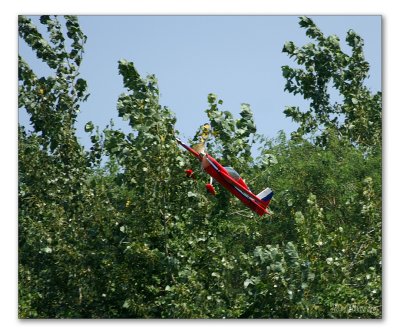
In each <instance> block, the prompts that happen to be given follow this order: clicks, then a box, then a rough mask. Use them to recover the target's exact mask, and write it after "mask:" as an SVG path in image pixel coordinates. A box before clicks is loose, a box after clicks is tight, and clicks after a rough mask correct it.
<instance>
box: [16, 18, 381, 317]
mask: <svg viewBox="0 0 400 334" xmlns="http://www.w3.org/2000/svg"><path fill="white" fill-rule="evenodd" d="M40 23H41V24H42V25H43V26H44V27H45V28H46V29H47V32H48V36H47V37H44V36H42V34H41V33H40V32H39V30H40V29H38V27H36V26H35V25H34V24H33V23H32V21H31V20H30V19H29V18H27V17H23V16H21V17H20V18H19V34H20V37H21V39H23V40H24V41H25V42H26V43H27V44H28V45H29V46H30V47H31V48H32V50H33V51H34V52H35V53H36V55H37V57H38V58H39V59H41V60H42V61H43V62H44V63H45V64H47V65H48V67H49V68H50V69H51V70H52V71H53V72H52V75H50V76H48V77H39V76H38V75H37V74H36V73H34V71H33V70H32V69H31V68H30V66H29V64H28V63H27V62H26V61H25V60H24V59H23V58H22V57H19V63H18V65H19V77H18V78H19V107H20V108H21V109H25V110H26V111H27V113H28V114H29V116H30V121H31V124H32V127H33V130H32V131H28V130H26V129H25V128H24V127H23V126H19V150H18V154H19V170H18V172H19V189H18V193H19V235H18V242H19V291H18V293H19V316H20V318H380V317H381V304H382V301H381V284H382V283H381V281H382V280H381V253H382V247H381V221H382V213H381V156H380V147H381V142H380V141H381V133H380V131H381V121H380V119H381V109H380V93H379V92H378V93H376V94H373V93H371V92H369V91H368V90H367V89H366V88H365V85H364V79H365V78H366V77H367V75H368V70H369V66H368V63H367V62H366V61H365V60H364V58H363V56H362V39H361V38H360V37H359V36H358V35H357V34H355V33H354V32H352V31H350V32H349V33H348V37H347V42H348V44H349V45H350V46H351V47H352V55H350V56H348V55H346V54H344V53H343V52H342V51H341V49H340V45H339V44H340V43H339V40H338V38H336V37H334V36H329V37H325V36H324V35H323V34H322V33H321V32H320V30H319V29H318V28H317V27H316V26H315V24H314V23H313V22H312V21H311V20H310V19H309V18H300V26H301V27H303V28H306V34H307V35H308V36H310V37H311V38H312V39H314V40H315V41H316V44H308V45H306V46H303V47H296V46H295V45H294V44H293V43H292V42H288V43H286V44H285V46H284V52H286V53H288V54H289V56H291V57H295V59H296V61H297V63H298V64H299V65H304V67H305V68H304V69H293V68H290V67H288V66H284V67H283V76H284V77H285V78H286V79H287V84H286V90H288V91H289V92H292V93H294V94H301V95H303V97H304V98H305V99H308V100H310V101H311V103H310V110H309V111H307V112H305V113H301V112H300V111H299V110H298V109H297V108H296V107H290V108H288V109H286V110H285V113H286V114H287V115H288V116H290V117H292V118H293V119H294V120H295V121H296V122H298V123H299V129H298V130H297V134H298V135H297V136H293V138H291V139H288V138H287V137H286V135H285V134H284V132H281V133H280V134H279V135H278V136H277V137H276V138H273V139H268V138H264V137H263V136H261V135H259V134H257V133H256V125H255V122H254V119H253V114H252V111H251V108H250V106H249V105H248V104H242V107H241V112H240V115H239V116H240V117H239V118H238V119H235V117H234V116H233V115H232V114H231V113H230V112H229V111H222V110H221V108H222V105H223V101H222V100H220V99H218V97H217V96H216V95H215V94H209V95H208V103H209V106H208V108H207V109H206V110H205V114H206V115H207V117H208V119H209V123H210V125H211V126H212V133H211V136H210V140H209V141H208V148H207V149H208V151H209V152H212V154H214V155H216V156H217V157H218V158H219V159H220V160H221V161H222V162H223V164H225V165H232V166H235V168H237V170H238V171H239V172H240V173H241V174H242V176H243V177H244V178H245V179H246V180H247V181H248V183H249V184H250V186H251V189H255V190H258V189H260V190H261V189H263V188H265V186H266V185H269V186H270V187H271V188H273V189H274V191H275V197H274V199H273V202H272V204H271V208H272V210H273V214H272V215H271V216H269V217H262V218H257V217H255V216H254V215H253V214H252V213H251V212H250V211H249V210H247V209H246V208H244V207H243V206H242V205H241V203H240V202H239V201H238V200H237V199H236V198H234V197H232V196H230V195H229V194H228V193H227V192H226V191H225V190H224V189H223V188H217V195H216V197H211V196H210V195H208V194H207V193H206V191H205V188H204V182H203V181H206V176H205V175H204V174H202V172H201V170H200V167H198V166H196V165H195V162H194V161H193V160H192V159H191V157H189V156H188V155H187V154H186V153H185V152H183V151H181V150H180V149H179V148H178V146H177V145H176V141H175V137H176V136H177V135H178V134H179V133H178V131H177V130H176V129H175V122H176V118H175V116H174V114H173V112H172V111H171V110H170V109H168V108H166V107H163V106H161V105H160V102H159V96H160V93H159V88H158V85H157V80H156V77H155V76H154V75H149V76H147V77H142V76H141V75H140V73H139V72H138V71H137V69H136V68H135V66H134V63H132V62H130V61H127V60H120V61H119V62H118V70H119V74H120V75H121V78H122V80H123V84H124V92H122V93H121V95H120V97H119V98H118V101H117V110H118V116H119V117H121V118H122V119H123V120H125V121H126V122H128V123H129V126H130V129H131V130H130V131H129V133H125V132H123V131H122V130H120V129H115V128H114V125H113V122H112V121H111V122H110V125H108V126H107V127H106V128H104V129H102V130H100V129H99V128H98V127H97V126H96V125H95V124H94V123H93V122H88V123H87V124H85V125H84V130H85V131H86V132H87V133H88V134H89V135H90V138H91V143H92V145H91V147H90V148H89V149H88V150H86V149H84V148H83V147H82V146H81V144H80V143H79V140H78V138H77V136H76V127H77V126H80V125H79V124H77V123H76V115H77V113H78V112H79V110H80V105H81V103H84V102H85V101H86V99H87V98H88V96H89V94H88V85H87V83H86V81H85V80H84V79H83V78H81V76H80V74H79V66H80V64H81V62H82V58H83V52H84V45H85V42H86V36H85V35H84V33H83V32H82V31H81V29H80V26H79V23H78V20H77V18H76V17H73V16H65V17H64V18H63V19H60V18H58V17H53V16H42V17H41V18H40ZM332 83H333V88H335V89H337V90H338V92H339V94H341V96H342V97H343V101H342V103H340V104H339V103H333V104H332V101H331V100H330V94H331V92H330V89H331V87H330V84H332ZM335 117H336V119H335ZM318 128H319V129H320V131H316V130H317V129H318ZM304 135H306V136H304ZM302 136H304V137H305V138H301V137H302ZM195 137H196V136H195ZM256 141H257V142H258V145H259V146H260V153H259V155H258V156H256V157H254V156H253V155H252V154H251V148H252V145H253V144H254V143H255V142H256ZM186 168H193V170H194V175H195V178H187V177H186V176H185V174H184V172H183V170H184V169H186Z"/></svg>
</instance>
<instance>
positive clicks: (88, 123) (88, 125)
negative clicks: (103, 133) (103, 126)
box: [85, 121, 94, 132]
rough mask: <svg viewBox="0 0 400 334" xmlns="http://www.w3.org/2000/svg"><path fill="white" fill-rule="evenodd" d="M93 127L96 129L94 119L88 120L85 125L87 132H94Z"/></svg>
mask: <svg viewBox="0 0 400 334" xmlns="http://www.w3.org/2000/svg"><path fill="white" fill-rule="evenodd" d="M93 129H94V125H93V122H92V121H90V122H87V123H86V125H85V132H92V131H93Z"/></svg>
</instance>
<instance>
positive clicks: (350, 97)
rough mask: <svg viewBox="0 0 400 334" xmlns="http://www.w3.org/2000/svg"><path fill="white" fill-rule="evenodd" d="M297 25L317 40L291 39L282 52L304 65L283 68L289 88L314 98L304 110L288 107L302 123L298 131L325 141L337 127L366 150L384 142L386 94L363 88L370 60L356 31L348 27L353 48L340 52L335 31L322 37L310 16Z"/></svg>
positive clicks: (347, 137)
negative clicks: (299, 41)
mask: <svg viewBox="0 0 400 334" xmlns="http://www.w3.org/2000/svg"><path fill="white" fill-rule="evenodd" d="M299 24H300V27H302V28H304V29H306V35H307V36H308V37H310V38H311V39H312V40H314V41H315V43H308V44H306V45H304V46H302V47H297V46H296V45H295V44H294V43H293V42H291V41H290V42H287V43H285V45H284V47H283V50H282V51H283V52H285V53H287V54H288V55H289V57H291V58H292V57H293V58H294V60H295V62H296V63H297V64H298V65H301V67H300V68H292V67H290V66H287V65H285V66H282V74H283V76H284V78H285V79H286V85H285V90H287V91H288V92H290V93H293V94H294V95H296V94H301V95H302V96H303V97H304V99H305V100H309V101H310V107H309V109H308V110H307V111H305V112H302V111H300V109H299V108H298V107H293V106H292V107H287V108H286V109H285V111H284V113H285V115H286V116H287V117H291V118H292V119H293V121H295V122H297V123H299V128H298V129H297V131H296V132H295V133H294V134H295V135H296V136H303V135H307V134H317V142H319V143H321V144H325V142H326V140H327V139H328V133H329V131H333V132H335V133H336V134H337V135H338V136H340V138H343V140H345V139H347V140H349V141H351V142H352V143H354V144H357V145H360V146H363V147H364V148H368V147H369V148H371V147H373V146H380V143H381V138H382V95H381V93H380V92H377V93H375V94H374V93H372V92H371V91H370V90H369V89H368V88H367V87H366V86H365V79H366V78H367V77H368V71H369V64H368V62H367V61H366V60H365V58H364V52H363V45H364V41H363V39H362V38H361V37H360V36H359V35H358V34H357V33H356V32H354V31H353V30H349V31H348V33H347V37H346V42H347V44H348V45H349V46H350V48H351V54H350V55H348V54H346V53H345V52H343V51H342V49H341V47H340V40H339V38H338V37H337V36H336V35H332V36H328V37H326V36H324V34H323V33H322V32H321V30H320V29H319V28H318V27H317V26H316V25H315V23H314V22H313V21H312V20H311V19H310V18H308V17H301V18H300V21H299ZM332 96H333V97H332ZM335 96H338V97H339V98H335ZM337 99H339V100H340V101H335V100H337Z"/></svg>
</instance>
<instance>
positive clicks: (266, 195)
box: [257, 188, 274, 208]
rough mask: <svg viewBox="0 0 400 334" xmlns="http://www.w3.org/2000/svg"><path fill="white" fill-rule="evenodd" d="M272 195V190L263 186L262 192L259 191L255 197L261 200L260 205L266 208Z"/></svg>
mask: <svg viewBox="0 0 400 334" xmlns="http://www.w3.org/2000/svg"><path fill="white" fill-rule="evenodd" d="M273 195H274V193H273V191H272V190H271V189H270V188H265V189H264V190H263V191H262V192H260V193H259V194H258V195H257V197H258V198H259V199H260V200H261V205H262V206H263V207H264V208H267V207H268V205H269V202H271V198H272V196H273Z"/></svg>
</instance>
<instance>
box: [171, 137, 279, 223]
mask: <svg viewBox="0 0 400 334" xmlns="http://www.w3.org/2000/svg"><path fill="white" fill-rule="evenodd" d="M176 140H177V141H178V143H179V144H180V145H182V146H183V147H184V148H185V149H187V150H188V151H189V152H190V153H192V154H193V155H194V156H195V157H196V158H197V159H198V160H199V161H200V162H201V167H202V169H203V170H204V171H205V172H206V173H207V174H209V175H210V176H211V178H214V179H215V180H217V182H218V183H219V184H220V185H221V186H223V187H224V188H225V189H226V190H228V191H229V192H230V193H231V194H233V195H234V196H236V197H237V198H238V199H239V200H240V201H241V202H242V203H244V204H245V205H246V206H247V207H249V208H250V209H251V210H253V211H254V212H256V213H257V214H258V215H260V216H262V215H264V214H265V213H267V214H269V211H268V210H267V208H268V206H269V202H270V201H271V198H272V196H273V194H274V193H273V192H272V190H271V189H270V188H266V189H264V190H263V191H262V192H260V193H259V194H258V195H254V194H253V193H252V192H251V191H250V189H249V187H248V186H247V184H246V183H245V182H244V181H243V179H242V178H241V177H240V176H239V174H238V173H237V172H236V171H235V170H234V169H233V168H232V167H224V166H222V165H221V164H220V163H219V162H218V161H217V160H215V159H214V158H213V157H212V156H211V155H209V154H207V153H202V152H200V153H198V152H196V151H195V150H194V149H193V148H191V147H190V146H188V145H186V144H185V143H183V142H182V141H181V140H180V139H179V138H176ZM186 174H187V175H188V176H192V174H193V172H192V171H191V170H187V171H186ZM206 187H207V190H208V191H209V192H210V193H211V194H213V195H215V190H214V187H213V186H212V184H211V182H210V183H209V184H207V185H206Z"/></svg>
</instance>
